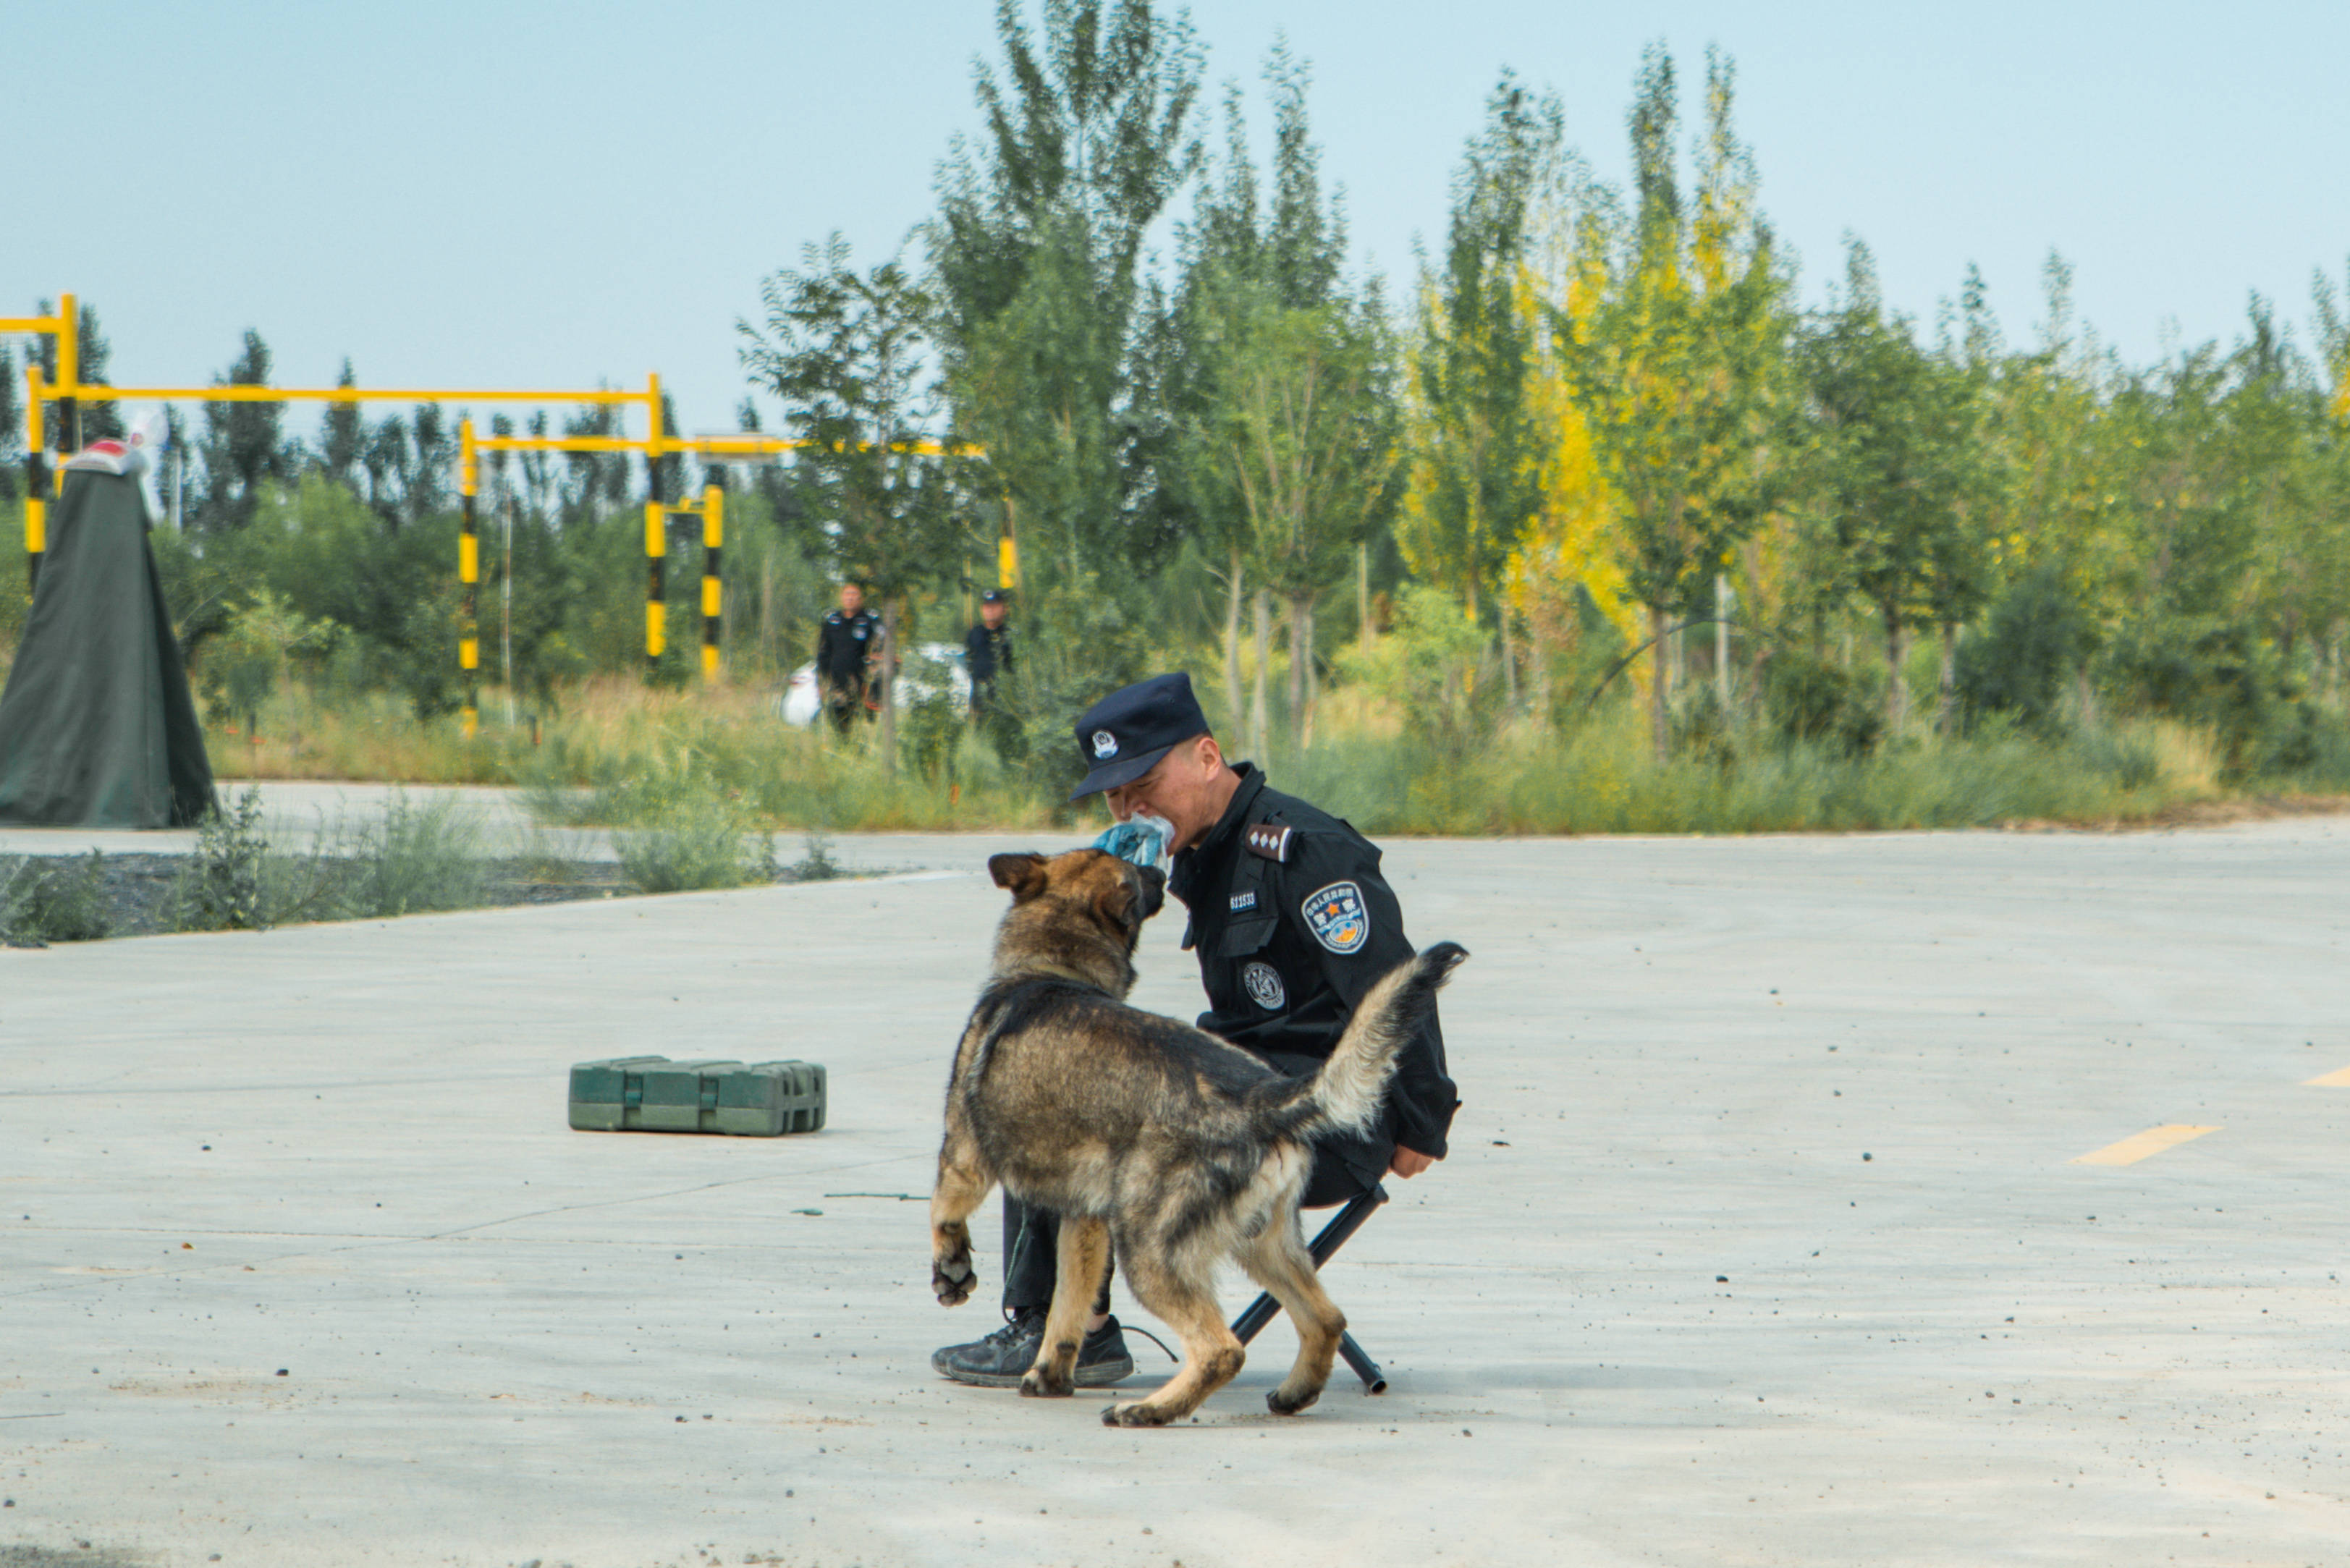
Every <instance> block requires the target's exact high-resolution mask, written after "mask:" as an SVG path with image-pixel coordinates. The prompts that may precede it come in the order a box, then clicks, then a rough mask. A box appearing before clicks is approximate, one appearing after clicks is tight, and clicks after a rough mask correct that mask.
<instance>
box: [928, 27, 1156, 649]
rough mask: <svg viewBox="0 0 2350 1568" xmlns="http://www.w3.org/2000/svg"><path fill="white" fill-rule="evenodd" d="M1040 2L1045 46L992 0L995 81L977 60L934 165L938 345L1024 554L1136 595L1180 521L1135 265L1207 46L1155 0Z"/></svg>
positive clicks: (1072, 580) (1073, 580) (1053, 569)
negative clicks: (1137, 576) (1161, 463)
mask: <svg viewBox="0 0 2350 1568" xmlns="http://www.w3.org/2000/svg"><path fill="white" fill-rule="evenodd" d="M1043 12H1044V32H1043V37H1042V40H1041V44H1040V42H1039V40H1037V39H1036V38H1035V37H1032V36H1031V34H1030V32H1029V30H1028V28H1027V26H1025V24H1024V22H1023V21H1022V19H1021V7H1020V6H1019V5H1017V4H1016V0H999V4H998V5H997V10H996V33H997V36H998V38H999V40H1000V42H1001V45H1002V48H1003V75H1002V76H1001V77H999V76H998V74H997V73H996V71H994V70H993V69H991V68H989V67H986V66H979V67H976V69H975V77H976V81H975V88H976V93H977V97H978V99H979V107H980V110H981V113H982V115H983V118H984V119H985V121H986V129H985V130H984V131H983V133H982V134H981V135H980V136H979V137H978V138H976V139H974V140H966V139H964V138H962V137H960V136H959V137H957V138H956V140H955V142H954V144H953V147H952V149H951V151H950V153H949V155H948V157H947V159H946V160H945V161H943V162H942V163H941V165H940V167H939V172H938V192H939V213H938V216H937V217H936V218H935V219H934V220H933V221H932V222H931V224H930V225H929V227H928V231H927V238H928V243H929V248H930V255H931V267H932V269H933V273H934V275H935V277H936V280H937V308H938V311H939V331H938V340H937V348H938V349H939V351H940V354H941V358H942V360H943V361H944V364H945V367H946V370H947V387H948V390H949V394H950V396H951V399H952V401H953V407H954V411H955V419H956V424H957V426H958V428H959V430H961V431H962V432H964V433H966V434H967V435H969V436H970V437H972V438H973V439H975V440H977V441H979V442H980V443H981V444H982V445H983V446H984V447H985V448H986V451H987V453H988V458H989V462H990V463H991V465H992V466H993V470H994V472H995V473H996V475H997V476H998V477H999V478H1000V480H1001V481H1002V483H1003V486H1004V487H1005V489H1006V490H1007V491H1008V492H1009V493H1010V494H1011V496H1012V498H1013V500H1014V504H1015V505H1016V506H1017V507H1018V509H1019V515H1020V526H1021V528H1022V529H1023V530H1024V535H1025V538H1024V546H1025V549H1024V561H1026V562H1030V563H1035V565H1036V566H1043V567H1044V568H1045V572H1046V574H1047V575H1048V579H1049V576H1059V577H1061V578H1062V579H1063V580H1064V581H1065V582H1066V583H1067V584H1068V585H1069V587H1070V588H1071V591H1073V592H1082V591H1084V587H1083V585H1087V584H1092V583H1097V582H1098V585H1099V588H1100V589H1101V590H1106V591H1113V592H1120V593H1124V594H1126V595H1128V596H1131V597H1138V599H1139V585H1136V586H1134V587H1120V586H1119V585H1122V584H1128V583H1130V582H1131V580H1132V574H1133V573H1134V571H1135V569H1136V568H1138V567H1143V568H1147V567H1148V566H1151V565H1154V564H1156V563H1157V562H1158V561H1159V559H1160V558H1162V557H1163V556H1164V554H1165V553H1166V551H1167V550H1168V549H1169V547H1170V545H1172V544H1173V542H1174V539H1175V534H1174V531H1173V530H1172V529H1171V528H1170V526H1169V525H1168V524H1169V519H1168V517H1167V515H1166V514H1165V513H1164V512H1163V511H1161V510H1159V508H1158V507H1157V505H1156V501H1157V487H1158V473H1157V465H1156V463H1155V462H1152V461H1150V460H1151V457H1152V456H1153V453H1154V451H1155V448H1154V443H1153V442H1152V441H1150V439H1149V438H1150V437H1151V436H1152V435H1153V434H1154V433H1156V432H1155V431H1154V430H1153V428H1152V425H1153V421H1152V419H1151V417H1150V416H1151V410H1149V409H1147V408H1143V407H1139V406H1138V405H1137V403H1136V400H1135V398H1134V393H1135V391H1136V389H1137V381H1138V371H1139V369H1140V367H1139V362H1138V357H1137V355H1136V353H1135V352H1134V350H1135V348H1136V337H1137V317H1138V306H1140V305H1141V304H1142V303H1143V302H1144V300H1145V291H1144V290H1143V289H1142V287H1141V286H1140V285H1139V282H1138V278H1137V265H1138V262H1139V258H1140V255H1141V251H1142V244H1143V239H1144V235H1145V234H1146V232H1147V230H1148V229H1149V225H1150V224H1151V223H1152V222H1153V221H1154V220H1155V219H1157V218H1158V216H1159V213H1161V212H1162V211H1163V210H1164V208H1165V206H1166V204H1167V202H1168V201H1169V200H1170V198H1171V197H1172V196H1173V195H1174V193H1175V192H1176V191H1177V190H1178V189H1179V188H1180V186H1181V185H1182V184H1183V182H1185V181H1186V180H1187V179H1188V178H1189V177H1190V175H1191V170H1192V168H1193V166H1194V163H1195V161H1196V152H1195V150H1194V149H1193V148H1192V147H1191V144H1190V143H1189V142H1187V141H1186V140H1185V139H1184V130H1183V127H1184V122H1185V120H1186V119H1187V118H1188V116H1189V114H1190V112H1191V105H1192V102H1193V100H1194V99H1196V97H1197V95H1198V91H1199V78H1200V57H1199V52H1198V48H1197V47H1196V45H1195V44H1194V42H1193V40H1192V36H1191V25H1190V23H1189V21H1188V20H1186V19H1184V18H1181V17H1180V16H1179V17H1178V18H1177V19H1176V20H1174V21H1172V22H1165V21H1161V20H1159V18H1157V17H1156V16H1154V15H1153V13H1152V9H1151V6H1150V5H1149V0H1044V4H1043ZM1113 566H1114V567H1115V568H1116V570H1115V571H1113V570H1112V569H1111V568H1113ZM1032 624H1034V623H1033V622H1032Z"/></svg>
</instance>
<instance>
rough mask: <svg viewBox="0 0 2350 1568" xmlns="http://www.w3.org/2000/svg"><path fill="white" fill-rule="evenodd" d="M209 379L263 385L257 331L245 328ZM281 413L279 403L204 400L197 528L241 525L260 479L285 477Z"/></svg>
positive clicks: (265, 349) (264, 360)
mask: <svg viewBox="0 0 2350 1568" xmlns="http://www.w3.org/2000/svg"><path fill="white" fill-rule="evenodd" d="M268 384H269V345H268V344H266V343H265V342H263V341H262V338H261V334H260V333H258V332H256V331H254V330H252V329H251V328H247V329H246V331H245V334H244V351H243V352H241V353H240V354H238V356H237V357H236V358H235V359H234V361H233V362H232V363H231V364H230V365H229V368H228V369H226V370H225V371H223V372H222V373H221V374H220V375H218V376H215V377H214V378H213V385H214V386H223V385H225V386H232V387H259V386H266V385H268ZM285 415H286V405H285V404H283V403H206V404H205V405H204V433H203V448H202V450H203V465H204V488H203V505H202V506H201V508H200V509H199V511H198V514H197V521H198V524H199V525H200V526H201V527H203V528H205V529H208V530H211V531H213V532H216V533H217V532H225V531H230V530H234V529H238V528H242V527H244V525H245V524H247V523H250V522H251V521H252V520H253V514H254V510H255V507H257V506H258V505H259V504H260V503H261V486H262V484H263V483H265V481H268V480H273V479H283V478H285V477H286V470H287V461H286V460H287V455H288V454H287V452H286V442H285V435H284V424H285Z"/></svg>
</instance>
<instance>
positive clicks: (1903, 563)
mask: <svg viewBox="0 0 2350 1568" xmlns="http://www.w3.org/2000/svg"><path fill="white" fill-rule="evenodd" d="M1804 360H1805V369H1806V371H1807V377H1806V379H1807V386H1808V389H1809V392H1810V398H1811V403H1812V407H1813V410H1814V417H1815V418H1816V419H1817V420H1818V421H1819V425H1820V428H1821V431H1822V447H1823V450H1822V452H1821V454H1820V462H1821V466H1822V469H1823V471H1824V476H1825V485H1824V487H1823V488H1824V490H1825V494H1826V498H1827V501H1828V506H1829V516H1830V520H1831V525H1832V527H1833V530H1834V535H1833V536H1834V540H1835V549H1836V552H1837V555H1838V556H1839V557H1840V558H1841V560H1842V561H1843V562H1844V563H1845V570H1846V573H1847V574H1848V577H1847V580H1848V581H1849V582H1850V583H1851V584H1852V586H1853V587H1854V589H1855V591H1856V592H1857V593H1858V594H1859V595H1860V597H1862V598H1863V599H1865V600H1866V602H1867V603H1868V604H1869V606H1870V607H1872V608H1873V609H1875V610H1876V612H1877V625H1878V628H1879V630H1880V632H1881V634H1882V635H1883V637H1884V639H1885V661H1886V667H1887V671H1888V676H1889V678H1888V680H1887V682H1886V697H1885V723H1886V729H1887V732H1888V733H1896V734H1898V732H1900V729H1901V726H1902V724H1903V723H1904V722H1905V721H1906V720H1907V718H1908V685H1907V683H1906V682H1905V681H1904V680H1903V679H1902V665H1903V662H1904V657H1905V655H1906V653H1907V651H1908V639H1909V635H1910V632H1911V630H1912V628H1913V627H1914V626H1915V625H1916V624H1917V623H1918V621H1920V620H1928V621H1933V622H1937V623H1939V624H1941V625H1945V626H1947V625H1950V624H1952V623H1954V622H1955V621H1957V620H1959V619H1962V618H1965V617H1967V616H1969V615H1971V613H1972V612H1973V609H1974V608H1975V607H1977V606H1978V605H1979V604H1980V602H1981V594H1982V587H1983V584H1982V573H1981V569H1980V566H1979V565H1978V562H1977V552H1975V551H1974V550H1973V549H1972V548H1971V547H1970V546H1971V543H1972V541H1971V538H1970V519H1969V516H1968V507H1967V499H1968V490H1969V472H1968V471H1969V460H1970V456H1971V452H1972V447H1973V441H1972V436H1973V430H1972V428H1971V418H1970V415H1971V410H1970V387H1969V384H1968V381H1967V378H1966V375H1965V372H1964V371H1963V369H1960V367H1958V366H1954V365H1951V364H1950V363H1949V362H1947V361H1945V360H1941V359H1939V358H1935V357H1934V356H1932V355H1929V353H1927V352H1926V351H1925V349H1924V348H1921V347H1920V346H1919V345H1918V342H1917V340H1916V337H1915V336H1914V332H1913V328H1912V327H1911V325H1910V323H1909V321H1908V319H1907V318H1906V317H1898V316H1897V317H1890V318H1888V317H1887V316H1886V313H1885V308H1884V303H1883V300H1882V298H1881V297H1880V296H1879V294H1878V291H1877V272H1876V264H1875V262H1874V260H1873V258H1872V257H1871V256H1870V254H1869V251H1868V247H1867V246H1866V245H1865V244H1861V243H1860V242H1859V241H1858V240H1854V241H1852V242H1850V248H1849V251H1848V254H1847V257H1846V284H1845V296H1844V299H1843V301H1842V306H1841V308H1839V309H1836V310H1835V311H1833V312H1831V313H1830V314H1829V316H1828V317H1827V319H1826V320H1825V322H1824V323H1823V324H1822V327H1821V329H1820V330H1819V331H1817V332H1816V333H1814V334H1813V335H1811V336H1810V337H1808V338H1807V339H1806V340H1805V343H1804Z"/></svg>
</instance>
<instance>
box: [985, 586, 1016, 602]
mask: <svg viewBox="0 0 2350 1568" xmlns="http://www.w3.org/2000/svg"><path fill="white" fill-rule="evenodd" d="M979 602H980V603H982V604H983V605H1001V604H1009V603H1011V602H1012V596H1011V595H1010V594H1007V593H1005V592H1004V591H1003V589H1002V588H990V589H988V590H987V591H986V592H985V593H983V594H982V595H980V596H979Z"/></svg>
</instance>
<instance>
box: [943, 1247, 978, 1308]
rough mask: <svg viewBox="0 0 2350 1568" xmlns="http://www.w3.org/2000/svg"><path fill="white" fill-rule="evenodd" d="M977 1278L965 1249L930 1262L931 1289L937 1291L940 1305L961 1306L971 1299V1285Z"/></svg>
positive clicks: (969, 1255)
mask: <svg viewBox="0 0 2350 1568" xmlns="http://www.w3.org/2000/svg"><path fill="white" fill-rule="evenodd" d="M978 1279H979V1276H978V1274H977V1273H976V1272H973V1270H972V1266H971V1254H970V1253H969V1252H967V1251H965V1252H959V1253H955V1254H953V1255H951V1256H949V1257H944V1258H934V1259H932V1260H931V1289H932V1290H933V1291H936V1292H937V1293H938V1296H939V1304H940V1305H941V1306H961V1305H962V1303H965V1302H967V1301H969V1300H971V1287H972V1285H973V1284H974V1283H976V1282H978Z"/></svg>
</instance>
